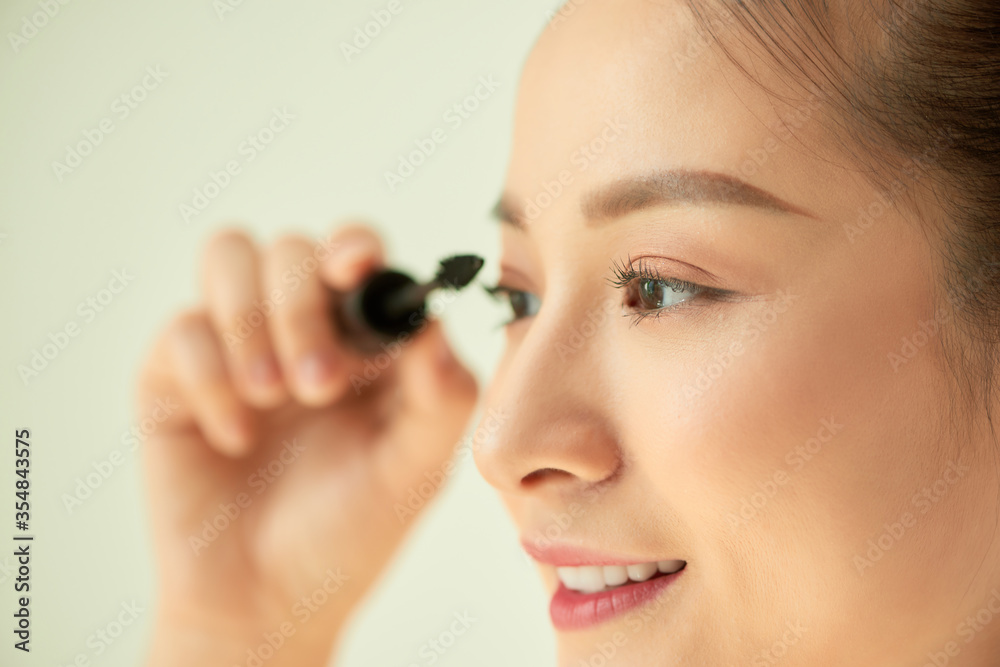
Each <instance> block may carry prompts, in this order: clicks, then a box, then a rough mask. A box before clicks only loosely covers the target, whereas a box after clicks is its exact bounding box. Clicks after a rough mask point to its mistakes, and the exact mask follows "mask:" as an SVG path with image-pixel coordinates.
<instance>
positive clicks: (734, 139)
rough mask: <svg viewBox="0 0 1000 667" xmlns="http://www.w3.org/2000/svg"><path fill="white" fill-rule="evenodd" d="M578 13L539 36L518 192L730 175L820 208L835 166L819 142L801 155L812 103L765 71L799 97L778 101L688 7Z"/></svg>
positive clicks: (595, 3)
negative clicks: (562, 180)
mask: <svg viewBox="0 0 1000 667" xmlns="http://www.w3.org/2000/svg"><path fill="white" fill-rule="evenodd" d="M571 6H572V7H575V9H574V10H573V11H572V13H568V14H566V15H564V16H558V15H557V18H556V20H555V21H554V22H553V23H552V24H551V25H550V26H549V28H548V29H547V30H546V31H545V33H544V34H543V35H542V37H541V38H540V40H539V42H538V44H537V45H536V47H535V49H534V51H533V52H532V54H531V56H530V58H529V60H528V62H527V65H526V67H525V70H524V73H523V76H522V80H521V85H520V89H519V94H518V102H517V110H516V118H515V127H514V148H513V152H512V156H511V163H510V168H509V172H508V180H507V189H508V191H509V192H510V193H511V194H512V195H514V196H515V197H516V198H517V199H519V200H521V201H528V200H531V199H533V197H534V196H535V195H536V193H538V192H541V191H542V190H543V186H544V183H546V182H551V181H552V179H554V178H558V175H559V174H560V173H562V174H564V175H567V176H568V177H569V178H568V179H567V180H571V181H572V187H570V188H569V189H570V190H577V191H578V190H580V189H583V188H588V187H598V186H600V185H602V184H604V183H606V182H608V181H609V180H614V179H616V178H622V177H626V176H635V175H639V174H642V173H646V172H652V171H657V170H664V169H671V168H686V169H706V170H711V171H718V172H723V173H727V174H730V175H733V176H737V177H739V178H741V179H743V180H746V181H748V182H751V183H753V184H755V185H758V186H760V187H764V188H768V189H770V190H772V191H776V192H779V193H780V194H781V195H782V196H785V197H786V198H790V199H793V200H794V199H795V198H796V197H799V198H802V197H806V198H807V200H808V201H810V202H811V203H812V204H813V208H814V210H817V209H818V210H822V209H823V203H822V202H818V201H817V191H816V188H815V185H816V182H818V181H819V180H821V178H828V177H830V174H829V173H828V170H829V167H823V166H822V161H820V160H817V159H816V158H817V154H816V146H815V145H812V146H810V151H811V158H810V152H803V151H802V150H801V146H802V142H803V141H809V140H810V139H818V138H819V137H820V136H821V127H820V123H819V122H818V118H819V113H818V109H819V106H820V105H819V98H818V96H817V95H813V96H812V99H810V95H809V94H808V93H803V92H802V91H801V89H789V88H783V87H782V84H781V79H780V78H779V77H777V76H775V75H774V74H773V73H769V72H773V71H774V70H773V68H772V69H769V68H768V67H767V66H766V64H764V63H761V67H760V68H759V73H758V74H759V79H758V81H759V82H761V83H763V84H764V85H765V86H767V87H769V88H770V89H771V90H773V91H776V92H778V93H779V94H787V95H788V96H789V97H790V98H791V99H793V100H795V103H794V104H785V103H782V102H776V101H775V100H774V99H773V98H772V96H769V95H768V94H767V93H765V91H764V90H763V88H762V87H761V86H760V85H758V83H755V82H753V81H750V80H749V79H748V78H747V77H746V76H745V75H744V74H742V73H741V72H740V71H739V69H738V68H736V67H735V66H734V65H733V64H732V63H731V62H730V61H729V59H728V58H726V56H725V55H724V54H723V53H722V52H721V51H720V50H719V48H718V45H716V44H714V43H712V42H711V41H708V40H707V39H706V38H705V36H704V35H702V34H701V33H700V32H699V30H698V29H697V24H696V21H695V19H694V17H693V16H692V15H691V14H690V11H689V10H688V9H687V7H686V5H685V3H684V2H683V0H656V1H652V2H650V1H647V0H576V2H575V3H574V4H573V5H571ZM720 27H722V28H723V29H726V27H727V26H726V24H724V23H723V24H720ZM733 44H734V41H733V40H730V41H729V42H727V45H730V46H732V45H733ZM736 44H737V45H738V40H736ZM792 135H794V137H795V140H794V141H788V139H789V138H790V137H791V136H792ZM810 143H812V144H816V142H815V141H812V142H810ZM809 159H812V160H814V161H816V163H817V164H816V165H811V166H813V167H815V169H812V170H811V174H812V175H811V177H807V176H804V175H803V174H802V169H803V164H802V162H803V160H809ZM824 171H827V173H825V174H823V172H824ZM820 197H821V195H820ZM563 199H571V198H566V197H564V198H563ZM576 203H578V202H576ZM555 205H556V206H568V205H569V202H568V201H562V200H560V201H559V202H557V203H556V204H555Z"/></svg>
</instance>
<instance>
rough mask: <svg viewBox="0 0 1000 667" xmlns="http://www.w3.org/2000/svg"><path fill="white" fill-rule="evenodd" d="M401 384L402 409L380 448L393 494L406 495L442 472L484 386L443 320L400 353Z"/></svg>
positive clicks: (398, 377)
mask: <svg viewBox="0 0 1000 667" xmlns="http://www.w3.org/2000/svg"><path fill="white" fill-rule="evenodd" d="M396 382H397V392H398V393H397V397H396V400H397V407H396V410H395V414H394V416H393V418H392V421H391V422H390V423H389V425H388V426H387V430H386V431H385V440H386V441H385V443H384V445H385V446H384V447H381V448H380V450H381V451H380V455H381V456H383V457H384V459H383V461H382V462H381V463H382V464H383V465H382V466H381V468H382V472H383V473H384V475H385V476H386V480H387V482H388V485H387V486H388V488H389V489H390V490H391V492H392V493H397V492H398V493H399V494H400V495H401V496H405V495H406V492H407V488H408V487H409V486H412V485H413V484H414V483H415V482H416V481H417V480H426V477H425V476H424V474H425V473H432V472H434V471H435V470H438V471H440V469H441V468H442V466H444V465H445V464H446V463H447V462H448V460H449V459H450V458H451V456H452V455H453V454H454V452H455V447H456V445H457V444H458V440H459V438H460V437H461V436H462V433H464V432H465V428H466V426H467V425H468V423H469V417H470V416H471V414H472V411H473V409H474V408H475V406H476V399H477V397H478V387H477V384H476V378H475V377H474V376H473V375H472V373H471V372H469V370H468V369H467V368H466V367H465V366H464V365H462V363H461V361H459V360H458V358H457V357H456V356H455V354H454V352H452V350H451V347H450V345H449V344H448V341H447V339H446V338H445V335H444V327H443V326H442V325H441V323H440V322H439V321H437V320H429V321H428V322H427V324H426V326H425V327H424V328H423V330H422V331H420V332H419V333H418V334H416V337H415V338H414V340H413V342H412V344H411V345H410V346H409V349H407V350H405V351H404V353H403V354H401V355H400V357H399V359H398V360H397V362H396ZM442 481H443V480H442ZM436 486H439V484H438V485H436Z"/></svg>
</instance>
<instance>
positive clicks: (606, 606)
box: [549, 569, 684, 630]
mask: <svg viewBox="0 0 1000 667" xmlns="http://www.w3.org/2000/svg"><path fill="white" fill-rule="evenodd" d="M683 571H684V570H683V569H681V570H678V571H677V572H674V573H673V574H665V575H661V576H658V577H653V578H652V579H647V580H646V581H643V582H641V583H636V584H627V585H625V586H619V587H618V588H612V589H611V590H607V591H602V592H600V593H578V592H576V591H572V590H570V589H568V588H566V587H565V586H564V585H563V583H562V582H559V588H558V589H557V590H556V593H555V595H553V596H552V604H551V605H549V615H550V616H551V617H552V625H554V626H555V628H556V630H582V629H584V628H589V627H592V626H595V625H598V624H599V623H603V622H605V621H607V620H608V619H611V618H614V617H615V616H620V615H622V614H624V613H625V612H627V611H630V610H632V609H635V608H636V607H639V606H642V605H644V604H646V603H647V602H649V601H651V600H653V599H654V598H655V597H656V596H658V595H659V594H660V593H662V592H663V591H664V589H666V588H667V587H668V586H670V585H671V584H672V583H674V582H675V581H677V578H678V577H679V576H681V573H682V572H683Z"/></svg>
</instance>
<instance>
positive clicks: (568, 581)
mask: <svg viewBox="0 0 1000 667" xmlns="http://www.w3.org/2000/svg"><path fill="white" fill-rule="evenodd" d="M556 574H557V575H558V576H559V581H561V582H562V583H563V586H565V587H566V588H568V589H570V590H574V591H575V590H579V589H580V568H578V567H557V568H556Z"/></svg>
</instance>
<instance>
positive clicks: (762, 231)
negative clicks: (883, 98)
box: [476, 0, 1000, 667]
mask: <svg viewBox="0 0 1000 667" xmlns="http://www.w3.org/2000/svg"><path fill="white" fill-rule="evenodd" d="M574 8H575V9H574ZM571 9H572V10H573V11H572V12H569V10H571ZM564 12H567V13H564V14H560V15H557V17H556V19H555V22H554V23H553V24H552V25H551V26H550V27H549V29H548V30H547V31H546V32H545V34H544V36H543V37H542V39H541V40H540V42H539V44H538V45H537V47H536V48H535V50H534V52H533V54H532V55H531V58H530V60H529V62H528V64H527V67H526V69H525V72H524V76H523V79H522V81H521V88H520V94H519V100H518V106H517V112H516V126H515V131H514V145H513V153H512V158H511V163H510V167H509V171H508V174H507V182H506V187H505V193H504V197H503V206H501V207H500V211H501V217H502V218H504V219H505V223H504V224H503V225H502V228H503V231H502V233H503V257H502V277H501V284H502V285H503V286H505V287H506V288H508V289H510V290H515V291H516V293H515V295H514V298H513V303H514V304H515V306H516V315H517V317H518V318H517V319H516V320H514V321H513V322H511V323H510V324H509V325H508V327H507V329H506V335H507V348H506V353H505V355H504V357H503V359H502V361H501V363H500V366H499V368H498V371H497V374H496V376H495V379H494V381H493V384H492V386H491V388H490V391H489V394H488V396H487V402H488V404H489V406H490V407H494V408H500V409H501V410H502V414H504V415H506V417H505V419H504V420H503V421H502V425H501V427H500V428H499V430H497V431H496V433H495V437H494V438H493V439H492V440H491V441H490V442H489V443H487V444H486V445H484V446H482V447H481V448H479V449H478V451H477V454H476V460H477V465H478V467H479V468H480V470H481V472H482V474H483V475H484V476H485V477H486V479H487V480H488V481H489V482H490V483H491V484H492V485H493V486H495V487H496V488H497V489H498V490H499V491H500V493H501V494H502V496H503V498H504V500H505V502H506V504H507V506H508V508H509V510H510V512H511V514H512V516H513V518H514V519H515V521H516V522H517V524H518V526H519V529H520V532H521V537H522V541H523V542H524V544H525V547H526V548H527V549H528V551H529V553H530V554H531V555H532V556H533V557H534V558H535V559H536V560H538V561H539V569H540V571H541V573H542V576H543V578H544V581H545V583H546V585H547V587H548V588H549V590H550V591H551V592H553V594H555V600H554V603H553V607H552V615H553V622H554V625H555V627H556V630H557V633H558V642H559V647H560V659H561V662H560V664H561V665H565V666H567V667H568V666H570V665H572V666H574V667H575V666H577V665H588V666H590V665H594V666H596V665H603V664H609V663H612V662H613V661H616V662H615V664H629V665H640V664H641V665H651V664H657V665H664V664H672V665H673V664H677V665H680V664H683V665H694V664H698V665H729V664H740V665H774V664H808V665H827V664H830V665H844V664H856V665H872V664H878V665H896V664H905V665H911V664H923V663H922V662H920V661H927V662H928V664H934V663H933V662H930V658H929V657H927V654H935V653H941V654H944V653H942V652H945V651H946V650H947V651H953V650H954V649H955V648H956V647H957V649H958V651H959V652H960V653H961V655H962V658H963V659H967V658H970V657H972V656H973V655H974V652H975V651H977V650H981V649H980V648H977V647H981V645H982V644H983V643H985V642H986V641H988V640H987V635H990V634H993V633H995V632H996V631H997V630H998V629H1000V619H998V620H997V622H996V623H994V624H993V627H989V626H988V625H986V626H982V625H980V626H979V629H974V628H973V627H972V626H968V627H966V628H963V627H962V626H961V624H962V623H963V619H965V618H966V617H967V616H969V615H970V614H971V615H972V616H973V617H974V616H975V615H976V613H977V611H979V610H981V609H984V608H987V607H988V606H989V605H993V607H995V609H996V611H1000V593H997V595H996V599H995V600H994V601H992V602H991V601H990V600H991V597H990V596H991V595H992V593H993V591H992V590H991V588H992V587H993V586H1000V577H998V576H997V567H996V563H997V562H998V559H997V558H996V557H995V555H994V554H993V553H992V552H990V553H988V550H989V546H990V541H991V537H992V531H991V530H990V529H989V528H990V527H992V526H993V525H994V522H995V516H996V514H995V512H996V509H997V507H996V488H997V487H996V485H997V481H996V477H995V475H994V474H993V473H994V471H995V465H994V463H993V462H994V459H993V450H992V449H991V448H992V443H990V442H987V441H986V440H985V439H984V438H983V437H981V436H980V435H979V431H978V430H976V429H975V428H974V425H973V421H972V419H971V417H969V416H968V415H967V414H966V415H965V416H963V414H965V412H964V411H963V410H962V409H961V407H962V406H961V405H960V403H959V402H958V400H957V398H956V397H957V394H956V393H955V389H954V380H953V379H952V374H951V370H950V369H949V367H948V366H947V365H946V361H945V357H944V349H943V348H942V344H943V343H944V342H952V341H954V340H957V336H958V330H957V329H956V323H955V320H953V319H952V318H951V317H950V315H949V314H950V312H951V311H950V310H948V309H947V303H948V301H947V300H946V299H944V298H942V294H941V292H940V290H939V289H938V286H939V285H941V284H942V281H941V278H940V276H941V271H942V269H941V266H940V262H939V260H938V258H937V254H936V253H935V251H934V248H935V247H936V245H937V244H938V243H939V241H937V240H934V239H932V238H930V237H929V236H927V235H925V233H924V232H922V231H921V227H920V225H918V224H917V223H916V222H915V221H914V220H913V219H912V216H909V215H904V214H902V213H899V212H897V211H896V210H895V209H891V208H889V207H887V206H886V205H885V204H884V203H883V202H884V200H883V198H882V197H881V196H880V195H879V192H878V190H876V189H875V188H873V187H872V186H871V185H869V184H867V183H866V182H865V181H864V180H863V179H862V178H861V177H860V176H859V175H858V174H857V173H856V171H852V170H851V168H850V166H849V165H850V162H849V160H848V159H847V158H846V157H845V156H843V155H841V154H839V153H838V152H837V151H836V150H835V149H834V143H833V142H832V141H831V139H830V138H829V135H828V134H827V128H826V122H827V121H825V120H824V119H822V118H821V114H822V113H823V112H822V102H823V100H822V97H821V96H820V95H819V94H816V95H814V96H812V97H810V94H809V93H806V94H805V95H803V94H801V93H794V92H792V91H793V89H791V88H789V89H787V90H786V92H787V93H788V94H789V95H793V96H794V97H795V99H793V100H792V101H791V103H789V104H784V103H781V102H779V101H777V100H776V99H775V98H770V97H768V96H767V95H766V94H765V93H764V92H762V90H761V89H760V87H758V86H757V85H756V84H754V83H752V82H751V81H749V80H748V79H747V78H746V77H745V76H744V75H742V74H741V73H740V72H739V71H738V70H737V69H736V68H735V67H734V66H733V65H732V64H731V63H730V62H729V61H728V60H727V59H726V58H725V57H724V56H723V55H722V54H721V53H720V52H719V50H718V46H717V45H715V44H712V43H710V42H707V41H705V40H704V39H703V38H701V37H699V36H698V33H697V32H696V30H695V24H694V21H693V18H691V17H690V15H689V13H688V12H687V11H686V10H685V9H684V8H683V3H682V2H656V3H651V2H646V1H643V0H614V1H612V0H575V2H572V3H570V5H569V6H568V7H567V8H566V10H564ZM754 62H755V63H756V64H757V75H758V77H759V78H760V80H762V81H763V82H764V83H765V84H766V85H769V86H771V87H772V88H773V89H775V90H777V91H779V92H781V91H782V90H785V89H782V88H781V84H780V78H779V77H778V76H777V75H775V74H773V73H772V72H773V71H774V70H772V69H769V68H768V66H767V63H766V62H765V61H763V60H758V61H754ZM928 149H929V152H928V154H927V156H928V157H929V158H931V159H932V158H933V150H934V148H933V147H928ZM924 176H926V174H924V173H922V172H920V171H919V170H915V171H913V172H910V173H908V174H900V175H899V183H900V184H901V185H903V186H906V187H909V186H911V185H913V183H914V181H917V180H919V179H920V178H921V177H924ZM673 281H683V284H677V283H675V282H673ZM615 283H621V284H620V285H616V284H615ZM936 290H938V291H936ZM521 292H523V293H524V294H521ZM963 420H964V421H963ZM955 423H957V424H958V425H960V426H963V427H964V428H965V429H966V430H967V431H968V433H967V434H966V435H965V437H963V438H962V439H961V440H959V439H958V438H957V437H956V436H955V435H954V431H955V429H954V428H953V424H955ZM983 526H985V527H986V528H983ZM668 561H683V563H684V564H685V565H684V568H683V569H682V570H680V572H679V573H678V574H675V575H671V576H667V575H666V574H665V573H661V574H659V575H657V576H655V577H654V578H652V579H649V580H648V581H647V582H646V583H643V584H641V585H640V584H636V583H626V584H623V585H616V586H614V587H613V588H612V587H610V586H609V585H608V583H609V582H610V583H611V584H618V582H619V581H620V580H621V578H622V577H623V575H622V572H623V571H624V573H625V574H628V575H631V577H630V582H631V581H632V580H635V579H643V578H645V577H648V576H649V574H650V570H652V569H655V568H652V567H651V566H649V565H646V566H643V565H641V564H644V563H662V564H663V567H661V568H660V569H662V570H666V571H667V572H670V571H673V570H676V569H677V567H679V566H680V565H681V564H680V563H669V562H668ZM627 564H632V565H634V566H635V567H633V568H631V569H628V568H626V569H625V570H622V568H621V567H620V566H622V565H627ZM558 565H563V566H573V565H584V566H586V567H585V568H584V569H581V570H561V573H562V575H563V578H564V579H565V580H566V581H567V582H568V583H569V584H570V588H575V589H578V590H584V591H589V592H584V593H573V592H567V591H565V590H562V589H564V588H566V587H565V586H561V585H560V583H559V582H560V578H559V574H560V572H557V566H558ZM603 565H609V567H608V568H606V569H604V568H600V569H598V568H597V566H603ZM616 566H617V567H616ZM601 575H606V579H604V580H602V579H601ZM616 577H617V579H616ZM600 587H605V588H609V589H610V590H605V591H604V592H596V593H595V592H593V591H594V590H595V589H597V588H600ZM983 618H984V617H983V616H982V614H980V616H979V619H980V620H979V623H980V624H982V620H983ZM970 634H971V635H972V637H969V635H970ZM989 641H992V640H989ZM952 644H953V645H954V646H952ZM904 651H905V652H907V653H904ZM950 655H952V653H950V652H949V653H947V656H950ZM612 656H614V658H613V660H612V659H611V657H612ZM947 656H946V657H947ZM948 659H949V660H953V661H957V660H958V659H957V658H954V657H950V658H948ZM958 664H962V663H961V662H958Z"/></svg>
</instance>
